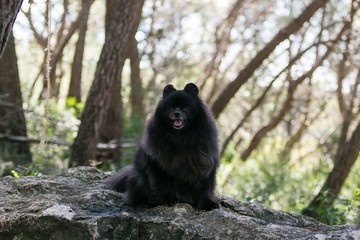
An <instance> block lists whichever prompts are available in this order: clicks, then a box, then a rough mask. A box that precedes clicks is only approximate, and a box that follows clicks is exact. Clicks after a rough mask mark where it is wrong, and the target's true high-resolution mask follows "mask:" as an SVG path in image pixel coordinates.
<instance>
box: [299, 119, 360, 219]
mask: <svg viewBox="0 0 360 240" xmlns="http://www.w3.org/2000/svg"><path fill="white" fill-rule="evenodd" d="M359 151H360V123H358V125H357V127H356V129H355V131H354V132H353V133H352V136H351V138H350V140H349V141H348V142H347V143H346V144H345V145H344V146H343V147H342V149H341V151H340V153H339V155H338V156H337V158H336V160H335V164H334V168H333V170H332V171H331V173H330V174H329V176H328V177H327V179H326V181H325V183H324V185H323V187H322V189H321V190H320V192H319V193H318V195H317V196H316V197H315V198H314V199H313V200H312V201H311V203H310V204H309V206H308V207H307V208H306V209H304V211H303V214H304V215H307V216H311V217H318V216H319V214H320V213H319V212H321V211H322V210H323V209H326V208H328V207H331V206H332V205H333V203H334V201H335V199H336V197H337V196H338V194H339V193H340V190H341V187H342V185H343V184H344V182H345V180H346V178H347V176H348V175H349V173H350V170H351V168H352V166H353V165H354V163H355V161H356V159H357V158H358V157H359ZM325 193H328V194H326V196H325Z"/></svg>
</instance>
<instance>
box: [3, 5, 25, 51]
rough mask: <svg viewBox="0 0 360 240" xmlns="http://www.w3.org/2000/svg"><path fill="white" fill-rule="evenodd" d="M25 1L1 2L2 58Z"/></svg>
mask: <svg viewBox="0 0 360 240" xmlns="http://www.w3.org/2000/svg"><path fill="white" fill-rule="evenodd" d="M22 2H23V0H0V58H1V56H2V54H3V52H4V49H5V46H6V42H7V40H8V38H9V36H10V34H11V30H12V27H13V25H14V22H15V19H16V16H17V14H18V12H19V10H20V7H21V4H22Z"/></svg>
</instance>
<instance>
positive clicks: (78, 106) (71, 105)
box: [66, 97, 85, 118]
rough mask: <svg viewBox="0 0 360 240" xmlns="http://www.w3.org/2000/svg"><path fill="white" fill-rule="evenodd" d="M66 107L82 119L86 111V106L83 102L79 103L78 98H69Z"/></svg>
mask: <svg viewBox="0 0 360 240" xmlns="http://www.w3.org/2000/svg"><path fill="white" fill-rule="evenodd" d="M66 107H67V108H68V109H69V110H70V111H71V112H72V114H73V115H74V116H76V117H77V118H80V114H81V112H82V111H83V110H84V107H85V104H84V103H83V102H78V101H77V100H76V97H68V98H67V99H66Z"/></svg>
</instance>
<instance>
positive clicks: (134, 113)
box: [129, 38, 145, 120]
mask: <svg viewBox="0 0 360 240" xmlns="http://www.w3.org/2000/svg"><path fill="white" fill-rule="evenodd" d="M137 44H138V43H137V40H136V39H135V38H133V39H131V42H130V49H129V58H130V68H131V76H130V85H131V92H130V103H131V117H132V118H135V119H139V120H143V119H144V117H145V109H144V92H143V88H142V82H141V76H140V58H139V52H138V48H137Z"/></svg>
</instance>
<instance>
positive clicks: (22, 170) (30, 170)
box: [11, 164, 42, 178]
mask: <svg viewBox="0 0 360 240" xmlns="http://www.w3.org/2000/svg"><path fill="white" fill-rule="evenodd" d="M11 174H12V175H13V176H14V177H16V178H21V177H26V176H41V175H42V174H41V173H40V165H39V164H30V165H29V166H28V167H25V166H18V167H17V168H15V169H14V170H12V171H11Z"/></svg>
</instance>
